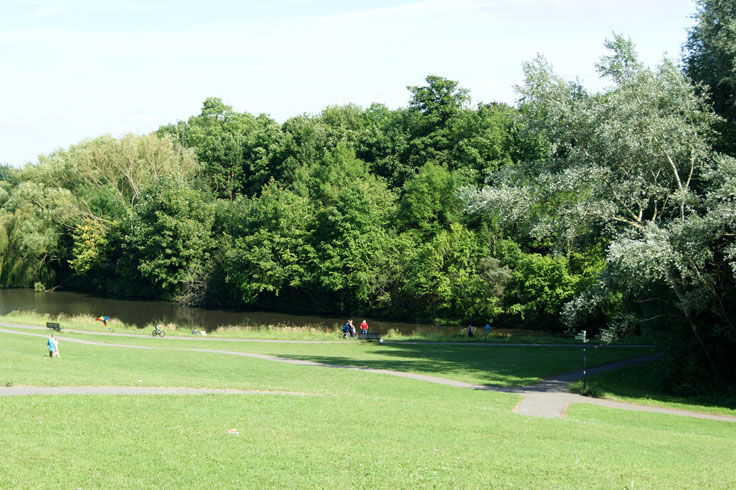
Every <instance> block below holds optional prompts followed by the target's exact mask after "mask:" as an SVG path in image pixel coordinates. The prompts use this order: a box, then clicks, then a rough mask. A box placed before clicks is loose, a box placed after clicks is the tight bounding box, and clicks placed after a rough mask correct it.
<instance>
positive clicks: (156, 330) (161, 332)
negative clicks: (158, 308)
mask: <svg viewBox="0 0 736 490" xmlns="http://www.w3.org/2000/svg"><path fill="white" fill-rule="evenodd" d="M151 335H153V336H154V337H155V336H157V335H158V336H159V337H163V336H165V335H166V333H165V332H164V330H163V329H162V328H161V327H159V326H158V325H154V327H153V332H151Z"/></svg>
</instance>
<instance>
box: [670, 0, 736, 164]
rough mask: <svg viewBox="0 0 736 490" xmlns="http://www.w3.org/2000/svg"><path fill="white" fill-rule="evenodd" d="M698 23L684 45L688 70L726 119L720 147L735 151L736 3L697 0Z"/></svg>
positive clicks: (732, 1) (718, 0)
mask: <svg viewBox="0 0 736 490" xmlns="http://www.w3.org/2000/svg"><path fill="white" fill-rule="evenodd" d="M697 5H698V10H697V14H696V15H695V18H696V20H697V24H696V25H695V26H694V27H692V28H691V29H690V30H689V31H688V38H687V42H686V43H685V45H684V47H683V48H684V49H683V51H684V53H683V54H684V65H685V67H684V68H685V73H687V75H688V76H689V77H690V78H691V79H692V80H694V81H695V82H701V83H703V84H704V89H705V90H706V91H707V93H708V96H709V99H710V100H711V101H712V103H713V108H714V109H715V111H716V112H717V113H718V114H720V115H721V116H723V117H724V118H725V119H726V124H724V125H722V127H721V128H720V129H721V131H723V137H722V138H721V140H720V144H721V147H722V148H724V149H725V150H727V151H728V152H730V153H731V154H734V152H736V143H734V140H735V138H734V137H735V136H736V95H735V94H736V2H735V1H734V0H698V1H697Z"/></svg>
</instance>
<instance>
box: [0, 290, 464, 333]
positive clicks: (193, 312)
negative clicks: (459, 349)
mask: <svg viewBox="0 0 736 490" xmlns="http://www.w3.org/2000/svg"><path fill="white" fill-rule="evenodd" d="M11 311H33V312H36V313H40V314H49V315H61V314H63V315H66V316H75V315H92V316H95V317H97V316H101V315H107V316H109V317H111V318H113V319H118V320H120V321H122V322H123V323H125V324H126V325H133V326H136V327H138V328H143V327H145V326H146V325H149V324H153V323H159V324H164V325H165V324H169V323H173V324H175V325H177V326H179V327H182V328H194V327H198V328H204V329H205V330H215V329H216V328H217V327H221V326H245V325H247V326H258V325H283V326H300V327H314V328H318V329H322V330H337V329H339V328H341V327H342V325H343V324H344V323H345V322H346V321H347V320H348V319H349V318H347V317H343V318H336V317H321V316H311V315H289V314H285V313H271V312H264V311H235V310H214V309H213V310H210V309H203V308H187V307H184V306H178V305H176V304H174V303H167V302H165V301H138V300H123V299H110V298H98V297H95V296H91V295H87V294H82V293H74V292H69V291H48V292H43V293H38V292H35V291H33V290H32V289H0V315H5V314H7V313H10V312H11ZM363 319H364V318H363V317H352V320H353V323H354V324H355V327H356V328H357V329H359V328H360V327H359V325H360V322H361V321H362V320H363ZM366 320H367V321H368V325H369V331H371V332H375V333H380V334H385V333H386V332H388V331H389V330H396V331H398V332H400V333H403V334H407V335H408V334H411V333H414V332H420V333H422V334H425V335H426V334H429V333H440V334H445V335H446V334H448V333H454V332H457V331H459V329H458V328H457V327H441V326H434V325H426V324H419V323H403V322H392V321H382V320H374V319H371V318H366Z"/></svg>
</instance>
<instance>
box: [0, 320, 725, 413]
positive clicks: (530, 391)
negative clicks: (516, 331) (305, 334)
mask: <svg viewBox="0 0 736 490" xmlns="http://www.w3.org/2000/svg"><path fill="white" fill-rule="evenodd" d="M0 325H3V326H11V327H16V328H25V329H32V330H35V329H40V330H43V327H28V326H23V325H16V324H7V323H0ZM0 332H2V333H10V334H16V335H29V336H34V337H46V336H47V335H46V334H40V333H31V332H18V331H14V330H5V329H2V328H0ZM83 333H89V332H83ZM95 334H98V335H99V333H95ZM102 334H103V335H118V336H120V335H125V336H135V335H133V334H105V333H102ZM57 337H58V335H57ZM59 338H63V339H64V341H65V342H72V343H80V344H88V345H98V346H104V347H119V348H130V349H151V350H182V351H188V352H207V353H215V354H229V355H236V356H243V357H251V358H256V359H262V360H267V361H275V362H283V363H288V364H296V365H301V366H315V367H324V368H332V369H350V370H356V371H365V372H370V373H375V374H384V375H390V376H398V377H402V378H409V379H415V380H419V381H424V382H428V383H435V384H441V385H446V386H454V387H457V388H465V389H471V390H479V391H495V392H500V393H516V394H520V395H522V399H521V401H520V402H519V403H518V404H517V405H516V407H514V411H515V412H516V413H518V414H520V415H529V416H537V417H548V418H554V417H563V416H564V415H565V412H566V411H567V408H568V407H569V406H570V405H571V404H573V403H587V404H590V405H598V406H604V407H609V408H617V409H621V410H633V411H639V412H652V413H664V414H669V415H677V416H685V417H695V418H702V419H709V420H719V421H725V422H736V417H731V416H727V415H715V414H708V413H701V412H692V411H689V410H677V409H669V408H660V407H653V406H646V405H638V404H634V403H624V402H616V401H612V400H605V399H599V398H590V397H584V396H580V395H577V394H574V393H572V392H570V390H569V389H568V388H567V386H568V385H569V384H570V383H572V382H574V381H578V380H580V379H582V376H583V373H582V370H576V371H569V372H566V373H560V374H557V375H555V376H552V377H549V378H546V379H544V380H542V381H541V382H539V383H537V384H535V385H533V386H528V387H510V388H504V387H492V386H483V385H475V384H472V383H465V382H463V381H456V380H452V379H448V378H441V377H438V376H430V375H426V374H417V373H406V372H401V371H391V370H388V369H375V368H367V367H361V366H341V365H335V364H324V363H320V362H315V361H306V360H300V359H290V358H285V357H278V356H271V355H267V354H254V353H250V352H236V351H224V350H217V349H171V348H165V347H153V346H138V345H125V344H111V343H105V342H96V341H92V340H84V339H75V338H68V337H67V338H65V337H59ZM172 338H177V337H172ZM180 338H187V337H180ZM220 340H222V339H220ZM470 345H472V344H470ZM502 345H503V344H502ZM659 357H661V355H660V354H650V355H647V356H643V357H638V358H634V359H627V360H624V361H619V362H615V363H611V364H606V365H603V366H597V367H593V368H589V369H588V370H587V371H588V373H589V374H591V375H593V374H597V373H602V372H606V371H611V370H614V369H620V368H623V367H627V366H633V365H636V364H640V363H644V362H651V361H654V360H656V359H658V358H659ZM23 389H28V390H42V391H43V390H51V391H49V392H48V393H42V392H40V391H39V392H37V393H30V392H29V393H25V394H61V393H54V392H53V390H55V389H56V390H70V391H69V393H80V394H87V392H86V391H84V390H101V391H100V393H102V392H103V391H102V390H106V391H104V393H106V394H136V393H135V392H128V391H126V390H145V389H148V390H163V391H162V393H163V392H166V393H170V394H175V393H176V391H175V390H185V391H181V392H179V393H180V394H194V393H195V392H196V393H197V394H199V393H214V392H219V391H217V390H214V391H213V390H209V391H208V390H204V391H201V390H200V391H197V390H196V389H193V388H143V387H132V388H126V387H64V388H40V387H17V388H16V389H15V391H13V388H1V387H0V396H1V395H3V394H4V393H7V394H16V392H17V394H24V393H22V390H23ZM75 390H79V391H75ZM117 390H119V391H117ZM186 390H194V391H186ZM221 391H223V392H228V393H243V394H257V393H258V394H261V393H263V394H266V393H267V394H301V395H304V394H303V393H290V392H243V391H241V390H221ZM151 394H155V393H151Z"/></svg>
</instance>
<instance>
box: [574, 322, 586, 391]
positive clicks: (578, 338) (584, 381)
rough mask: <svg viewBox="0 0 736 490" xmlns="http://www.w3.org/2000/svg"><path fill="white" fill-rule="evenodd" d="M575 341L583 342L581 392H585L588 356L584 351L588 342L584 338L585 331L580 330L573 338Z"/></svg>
mask: <svg viewBox="0 0 736 490" xmlns="http://www.w3.org/2000/svg"><path fill="white" fill-rule="evenodd" d="M575 339H576V340H582V341H583V391H585V387H586V381H587V380H586V378H587V376H586V375H587V371H588V354H587V352H586V351H585V349H586V346H585V344H586V343H587V342H588V338H587V337H586V332H585V330H581V331H580V333H579V334H577V335H576V336H575Z"/></svg>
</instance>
